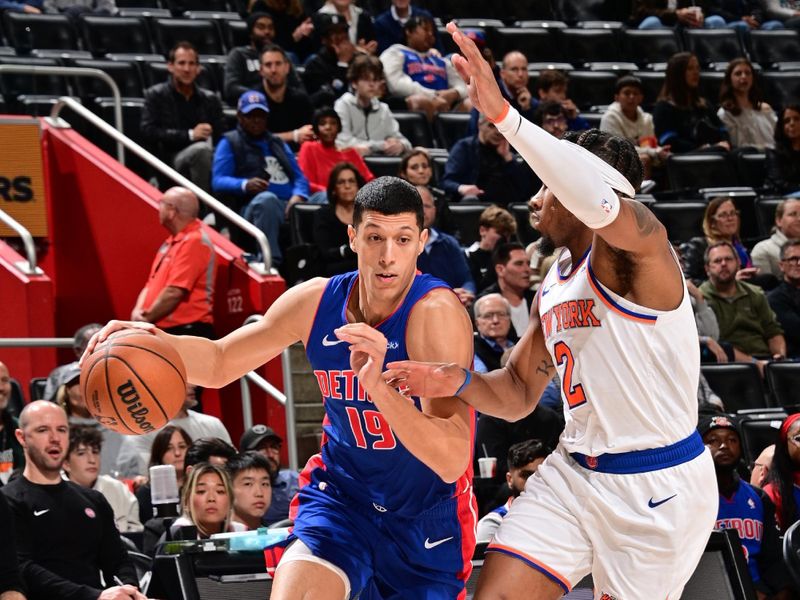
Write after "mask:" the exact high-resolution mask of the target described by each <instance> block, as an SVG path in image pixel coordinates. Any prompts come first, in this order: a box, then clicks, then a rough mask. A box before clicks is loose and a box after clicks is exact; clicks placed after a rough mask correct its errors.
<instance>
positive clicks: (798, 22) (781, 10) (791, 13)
mask: <svg viewBox="0 0 800 600" xmlns="http://www.w3.org/2000/svg"><path fill="white" fill-rule="evenodd" d="M764 4H765V11H766V15H767V18H768V19H777V20H778V21H781V22H782V23H783V24H784V26H785V27H791V28H793V29H799V28H800V1H798V0H764Z"/></svg>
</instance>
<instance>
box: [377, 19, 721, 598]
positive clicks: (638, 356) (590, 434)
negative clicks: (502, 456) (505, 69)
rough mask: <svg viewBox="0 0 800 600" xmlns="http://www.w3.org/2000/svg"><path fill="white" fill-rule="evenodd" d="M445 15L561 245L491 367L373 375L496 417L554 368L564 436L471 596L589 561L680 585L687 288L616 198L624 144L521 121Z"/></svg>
mask: <svg viewBox="0 0 800 600" xmlns="http://www.w3.org/2000/svg"><path fill="white" fill-rule="evenodd" d="M448 29H449V31H450V32H451V33H452V34H453V38H454V40H455V42H456V43H457V44H458V46H459V47H460V49H461V51H462V53H463V56H455V57H454V58H453V63H454V64H455V65H456V68H457V69H458V70H459V72H460V73H461V76H462V77H463V78H464V80H465V81H467V82H468V85H469V92H470V98H471V99H472V101H473V103H474V105H475V106H476V107H477V108H478V110H480V111H481V112H483V113H484V114H486V115H487V116H488V117H489V118H490V120H492V121H493V122H495V123H496V125H497V128H498V129H499V130H500V131H501V132H502V133H503V134H504V135H505V136H506V138H507V139H508V140H509V142H510V143H511V144H512V145H513V146H514V147H515V148H516V149H517V151H518V152H519V153H520V154H521V155H522V156H523V158H525V160H526V161H527V162H528V164H529V165H530V166H531V167H532V168H533V170H534V171H535V172H536V174H537V175H538V176H539V178H540V179H541V180H542V182H543V183H544V185H543V187H542V189H541V190H540V191H539V193H538V194H537V195H536V196H535V197H534V198H533V199H532V200H531V202H530V208H531V212H532V218H531V221H532V223H533V224H534V226H535V227H536V228H537V229H538V230H539V231H540V232H541V234H542V236H543V237H544V238H546V239H548V240H549V242H550V243H551V244H552V245H553V247H559V246H561V247H564V248H565V249H564V250H563V251H562V253H561V255H560V256H559V257H558V260H557V261H556V262H555V264H554V265H553V267H552V268H551V270H550V272H549V273H548V274H547V276H546V277H545V278H544V280H543V281H542V284H541V287H540V288H539V292H538V294H537V297H536V300H535V302H534V306H533V310H532V315H531V321H530V325H529V328H528V330H527V331H526V332H525V334H524V335H523V337H522V339H521V340H520V342H519V343H518V344H517V345H516V346H515V347H514V350H513V352H512V354H511V357H510V359H509V361H508V364H507V365H506V366H505V368H503V369H500V370H497V371H493V372H490V373H487V374H484V375H479V374H476V373H470V372H468V371H465V370H464V369H463V368H462V367H460V366H458V365H453V364H449V365H441V364H439V365H436V364H433V365H431V364H419V363H416V362H409V361H406V362H402V363H390V364H389V367H390V368H389V370H388V371H387V372H386V373H385V374H384V376H385V378H386V379H387V381H390V382H391V383H392V384H393V385H405V386H408V387H409V388H410V390H411V393H414V394H417V393H418V394H421V395H423V396H425V397H439V396H451V395H453V394H456V395H458V396H459V397H460V398H462V399H463V400H465V401H466V402H467V403H469V404H470V405H472V406H474V407H475V408H476V409H478V410H479V411H480V412H482V413H487V414H489V415H493V416H497V417H501V418H504V419H507V420H510V421H514V420H517V419H519V418H521V417H522V416H524V415H526V414H528V413H529V412H530V411H531V410H532V409H533V408H534V407H535V405H536V403H537V402H538V399H539V396H540V395H541V393H542V391H543V390H544V389H545V387H546V386H547V384H548V383H549V382H550V380H551V378H552V377H553V375H554V373H555V372H556V371H557V372H558V374H559V376H560V381H561V387H562V390H561V392H562V398H563V400H564V413H565V420H566V427H565V429H564V433H563V434H562V436H561V439H560V442H559V445H558V448H557V449H556V451H555V452H554V453H553V454H551V455H550V456H549V457H548V458H547V459H546V460H545V461H544V463H543V464H542V465H541V466H540V467H539V469H538V470H537V472H536V473H535V474H534V475H532V476H531V477H530V478H529V479H528V481H527V483H526V487H525V493H523V494H522V495H521V496H520V497H519V498H517V499H516V500H515V501H514V503H513V504H512V505H511V507H510V509H509V512H508V515H507V516H506V517H505V518H504V520H503V522H502V524H501V525H500V527H499V529H498V530H497V532H496V534H495V536H494V539H493V541H492V543H491V544H490V546H489V548H488V556H487V560H486V563H485V565H484V567H483V570H482V571H481V576H480V580H479V583H478V590H477V592H476V596H475V597H476V598H479V599H481V600H498V599H500V600H508V599H514V598H537V600H546V599H554V598H559V597H561V596H562V595H563V594H564V593H565V592H567V591H569V590H570V588H571V587H572V586H574V585H575V584H576V583H578V582H579V581H580V580H581V579H582V578H583V577H584V576H586V575H587V574H588V573H592V576H593V579H594V585H595V598H598V599H600V598H602V599H604V600H608V599H614V598H616V599H619V600H630V599H632V598H652V599H653V600H655V599H659V600H663V599H664V598H670V599H672V598H679V597H680V595H681V591H682V589H683V587H684V585H685V583H686V581H687V580H688V579H689V577H690V576H691V575H692V573H693V572H694V569H695V567H696V565H697V563H698V561H699V559H700V557H701V555H702V553H703V550H704V548H705V545H706V542H707V540H708V537H709V533H710V531H711V529H712V527H713V526H714V521H715V516H716V512H717V490H716V484H715V477H714V467H713V462H712V460H711V456H710V453H709V451H708V450H707V449H706V448H705V447H704V445H703V442H702V439H700V436H699V434H698V433H697V431H696V430H695V426H696V423H697V398H696V390H697V381H698V376H699V362H700V361H699V345H698V342H697V330H696V328H695V325H694V319H693V316H692V309H691V305H690V302H689V295H688V293H687V291H686V286H685V284H684V280H683V276H682V274H681V269H680V266H679V265H678V262H677V260H676V257H675V255H674V253H673V252H672V249H671V247H670V244H669V240H668V239H667V235H666V232H665V230H664V227H663V226H662V225H661V224H660V223H659V222H658V220H656V218H655V217H654V216H653V214H652V213H651V212H650V211H649V210H648V209H647V208H646V207H644V206H643V205H642V204H640V203H639V202H636V201H634V200H633V199H632V198H633V196H634V194H635V188H636V187H638V186H639V184H640V183H641V178H642V167H641V163H640V162H639V158H638V156H637V154H636V150H635V148H634V147H633V146H632V145H631V144H630V143H629V142H627V141H625V140H623V139H621V138H616V137H614V136H611V135H608V134H605V133H601V132H599V131H597V130H590V131H586V132H583V133H575V134H568V136H569V140H571V141H566V140H558V139H556V138H553V137H552V136H550V135H549V134H547V133H546V132H545V131H543V130H542V129H540V128H539V127H536V126H535V125H533V124H532V123H530V122H529V121H526V120H525V119H524V118H522V117H521V116H520V115H519V113H518V112H517V111H516V110H514V109H513V108H511V107H510V106H508V104H507V103H506V102H505V101H504V100H503V97H502V95H501V94H500V90H499V89H498V87H497V84H496V83H495V79H494V75H493V74H492V70H491V68H490V67H489V65H488V64H487V63H486V62H485V61H484V59H483V58H482V56H481V54H480V52H479V51H478V49H477V48H476V47H475V45H474V44H473V43H472V41H471V40H470V39H468V38H467V37H466V36H464V35H463V34H462V33H461V32H460V31H459V30H458V28H457V27H455V25H454V24H452V23H451V24H450V25H448ZM573 142H574V143H573Z"/></svg>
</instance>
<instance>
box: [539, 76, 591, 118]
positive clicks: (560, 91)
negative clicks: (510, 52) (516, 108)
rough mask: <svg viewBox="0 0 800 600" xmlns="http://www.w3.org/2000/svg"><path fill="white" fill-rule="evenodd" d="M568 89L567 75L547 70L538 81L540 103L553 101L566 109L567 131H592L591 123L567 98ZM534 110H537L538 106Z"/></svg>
mask: <svg viewBox="0 0 800 600" xmlns="http://www.w3.org/2000/svg"><path fill="white" fill-rule="evenodd" d="M568 87H569V77H568V76H567V74H566V73H564V72H563V71H559V70H558V69H546V70H544V71H542V72H541V73H540V74H539V78H538V79H537V80H536V90H537V92H536V93H537V94H538V96H539V100H538V102H546V101H548V100H552V101H553V102H558V103H560V104H561V106H563V107H564V114H566V116H567V129H568V130H569V131H581V130H583V129H590V128H591V126H590V125H589V121H587V120H586V119H584V118H583V117H582V116H580V113H579V111H578V107H577V106H575V103H574V102H573V101H572V100H570V99H569V97H568V96H567V89H568ZM537 105H538V103H537ZM533 108H536V105H534V106H533Z"/></svg>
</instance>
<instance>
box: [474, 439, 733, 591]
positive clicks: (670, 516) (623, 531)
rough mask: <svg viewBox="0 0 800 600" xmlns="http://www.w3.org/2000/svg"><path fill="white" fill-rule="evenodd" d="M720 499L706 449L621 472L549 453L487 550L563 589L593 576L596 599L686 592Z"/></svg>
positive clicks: (562, 453)
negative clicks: (681, 458) (514, 560)
mask: <svg viewBox="0 0 800 600" xmlns="http://www.w3.org/2000/svg"><path fill="white" fill-rule="evenodd" d="M718 506H719V496H718V492H717V483H716V476H715V474H714V463H713V461H712V459H711V454H710V452H709V451H708V450H707V449H706V450H704V451H703V452H702V453H701V454H700V455H699V456H697V457H696V458H693V459H691V460H688V461H687V462H683V463H681V464H677V465H675V466H671V467H667V468H662V469H658V470H650V471H646V472H642V473H634V474H613V473H604V472H598V471H593V470H591V469H588V468H586V467H582V466H580V465H579V464H578V463H577V462H576V461H575V460H574V459H573V458H572V457H571V456H570V455H569V454H568V453H567V452H566V451H565V450H564V449H563V448H561V447H560V446H559V448H558V449H557V450H556V451H555V452H554V453H553V454H551V455H550V456H549V457H548V458H547V459H546V460H545V461H544V463H542V465H540V466H539V469H538V470H537V472H536V473H535V474H534V475H532V476H531V477H530V478H529V479H528V482H527V484H526V486H525V491H524V492H523V493H522V495H521V496H520V497H519V498H516V499H515V500H514V502H513V504H512V505H511V508H510V510H509V512H508V514H507V515H506V517H505V518H504V519H503V522H502V523H501V525H500V528H499V529H498V530H497V532H496V533H495V536H494V539H493V541H492V543H491V544H490V546H489V548H488V550H489V551H493V552H499V553H502V554H506V555H509V556H512V557H514V558H517V559H519V560H522V561H523V562H525V563H526V564H528V565H529V566H531V567H532V568H534V569H537V570H539V571H541V572H542V573H543V574H545V575H546V576H547V577H549V578H550V579H552V580H553V581H554V582H556V583H557V584H559V585H560V586H561V587H562V588H563V589H564V591H565V592H567V591H569V590H570V589H572V587H573V586H575V585H576V584H577V583H578V582H579V581H580V580H581V579H583V578H584V577H585V576H586V575H588V574H589V573H591V574H592V577H593V579H594V584H595V598H600V597H603V594H608V595H609V596H610V597H612V598H619V599H620V600H627V599H630V598H649V599H652V600H663V599H664V598H670V599H672V598H679V597H680V594H681V592H682V590H683V587H684V585H686V582H687V581H688V580H689V578H690V577H691V575H692V573H693V572H694V570H695V568H696V567H697V563H698V562H699V561H700V557H701V556H702V554H703V551H704V549H705V547H706V542H707V541H708V538H709V535H710V534H711V530H712V529H713V527H714V522H715V519H716V516H717V509H718Z"/></svg>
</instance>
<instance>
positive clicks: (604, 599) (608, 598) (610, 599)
mask: <svg viewBox="0 0 800 600" xmlns="http://www.w3.org/2000/svg"><path fill="white" fill-rule="evenodd" d="M600 600H617V597H616V596H612V595H611V594H603V595H602V596H600Z"/></svg>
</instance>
